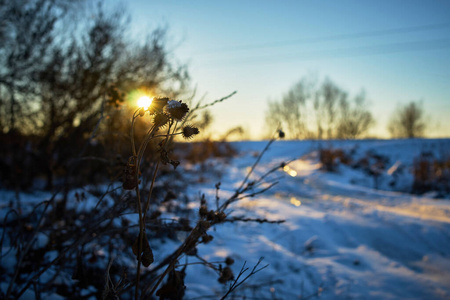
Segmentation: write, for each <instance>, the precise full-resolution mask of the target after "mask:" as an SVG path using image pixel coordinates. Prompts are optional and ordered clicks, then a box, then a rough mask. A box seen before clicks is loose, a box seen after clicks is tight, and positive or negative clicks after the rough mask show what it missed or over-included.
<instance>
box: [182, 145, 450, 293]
mask: <svg viewBox="0 0 450 300" xmlns="http://www.w3.org/2000/svg"><path fill="white" fill-rule="evenodd" d="M433 145H438V147H436V149H437V150H438V151H440V153H442V152H443V150H445V151H448V150H449V149H450V141H448V140H431V141H429V140H421V141H416V140H403V141H356V142H349V141H337V142H336V141H335V142H334V143H333V147H346V148H347V149H352V148H355V147H356V149H357V151H356V154H355V155H361V154H362V153H364V152H366V151H368V150H372V151H376V152H377V153H380V154H383V155H387V156H388V157H389V158H390V161H392V165H395V164H397V165H398V164H400V163H398V161H401V163H402V164H404V165H406V166H410V165H411V163H412V162H413V159H414V158H415V157H417V156H418V155H419V154H420V152H421V151H423V150H424V149H425V150H429V149H432V148H433ZM236 146H237V147H238V148H239V149H240V151H241V152H244V153H246V154H247V155H244V156H241V157H238V158H236V159H235V160H234V163H233V162H232V163H231V165H230V166H228V167H227V169H226V174H224V175H223V176H222V178H221V182H222V187H223V188H224V189H226V188H229V189H230V190H232V189H233V187H235V186H236V185H235V184H233V183H235V182H236V180H237V178H239V177H241V178H242V177H244V176H245V172H246V171H248V167H249V166H251V165H252V164H253V161H254V159H255V155H256V154H257V153H259V151H261V150H262V149H263V148H264V146H265V143H263V142H247V143H236ZM316 147H317V143H315V142H291V141H287V142H278V143H274V144H273V145H271V147H270V149H269V151H268V152H267V155H266V156H265V157H264V158H263V159H262V160H261V164H260V165H259V166H258V168H257V173H258V174H263V173H264V171H267V170H269V169H270V168H272V167H273V166H275V165H276V164H279V163H280V162H282V161H288V160H293V159H294V161H292V162H291V163H290V164H289V165H288V167H285V168H284V172H285V174H283V175H281V176H282V177H281V178H280V179H279V184H278V185H277V186H276V187H275V188H273V189H272V190H270V191H269V192H267V193H265V194H263V195H261V196H260V197H258V198H257V199H251V200H244V201H242V202H241V203H239V205H238V206H239V208H235V211H234V214H237V215H245V216H254V217H260V218H267V219H270V220H277V219H284V220H286V222H285V223H282V224H279V225H275V224H263V225H261V224H249V223H244V224H243V225H241V226H237V225H230V224H226V225H225V226H223V225H221V226H217V228H216V231H215V232H213V235H214V241H213V242H212V243H211V245H209V244H208V245H205V246H202V247H201V248H200V249H199V251H200V253H201V254H202V255H203V256H204V257H208V259H211V260H217V259H219V258H221V257H223V255H219V253H226V255H230V256H232V257H233V258H234V259H235V261H236V263H235V265H234V266H233V271H234V272H235V274H236V273H237V272H238V271H239V269H240V267H241V266H242V264H243V263H244V262H245V261H246V262H247V264H248V265H251V264H255V263H256V261H257V260H258V259H259V257H264V263H267V264H269V267H268V268H266V269H264V270H263V271H262V272H261V273H258V274H256V275H255V276H253V277H251V278H250V279H249V281H248V282H246V283H247V288H246V287H245V284H244V285H243V287H242V289H243V290H242V291H241V292H239V291H238V292H237V295H247V296H248V297H255V298H266V299H267V298H271V297H274V298H276V299H300V298H301V297H308V296H316V295H317V296H318V295H319V294H320V297H321V298H322V299H448V298H449V297H450V202H449V200H444V199H430V198H427V197H423V196H417V195H411V194H407V193H403V192H399V191H395V190H392V189H391V190H375V189H373V188H371V187H370V184H367V185H355V184H352V183H351V182H352V177H358V178H360V179H362V177H364V175H363V174H362V173H360V172H358V171H354V170H352V169H350V168H344V167H342V166H340V170H339V171H338V172H337V173H328V172H324V171H322V170H321V169H320V164H319V163H318V160H317V155H314V151H315V150H314V149H317V148H316ZM438 154H439V153H438ZM388 170H389V168H388ZM391 171H392V170H391ZM280 173H281V172H280ZM277 175H278V176H280V174H277ZM388 175H389V174H386V176H388ZM366 179H367V180H368V181H369V183H370V178H366ZM213 186H214V185H213V183H210V193H209V194H210V195H213V193H214V192H215V190H214V188H211V187H213ZM206 188H207V187H206V186H204V187H202V190H203V191H205V189H206ZM198 272H201V271H200V270H199V271H198ZM193 273H194V274H195V275H192V276H189V274H190V273H188V277H187V279H186V286H187V287H188V288H187V290H186V293H187V295H188V298H195V297H201V295H205V294H204V290H202V289H198V287H197V285H198V282H199V281H205V282H210V281H211V280H209V281H208V280H207V277H208V275H207V274H204V275H203V273H197V272H193ZM200 274H202V275H200ZM199 276H204V277H205V278H204V279H199ZM194 283H196V288H195V289H192V290H191V289H189V286H190V285H191V284H194ZM262 283H266V284H265V285H261V286H260V287H258V288H257V289H256V290H255V289H252V288H251V286H252V285H253V286H255V285H256V286H258V285H259V284H262ZM211 287H214V288H213V290H214V291H215V292H216V293H217V295H220V291H221V289H220V285H218V284H216V285H215V286H214V285H212V286H211ZM209 294H211V292H210V293H209Z"/></svg>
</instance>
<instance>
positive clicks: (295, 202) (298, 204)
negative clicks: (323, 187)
mask: <svg viewBox="0 0 450 300" xmlns="http://www.w3.org/2000/svg"><path fill="white" fill-rule="evenodd" d="M291 204H292V205H295V206H300V205H302V202H301V201H300V200H298V199H296V198H295V197H291Z"/></svg>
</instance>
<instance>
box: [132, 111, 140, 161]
mask: <svg viewBox="0 0 450 300" xmlns="http://www.w3.org/2000/svg"><path fill="white" fill-rule="evenodd" d="M137 112H139V109H137V110H136V111H135V112H134V113H133V118H132V119H131V129H130V131H131V132H130V138H131V150H132V152H133V155H134V156H136V146H135V145H134V121H135V120H136V118H137V115H136V113H137Z"/></svg>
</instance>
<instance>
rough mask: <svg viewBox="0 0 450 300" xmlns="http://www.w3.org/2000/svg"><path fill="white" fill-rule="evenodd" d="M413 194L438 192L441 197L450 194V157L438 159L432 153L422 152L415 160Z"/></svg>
mask: <svg viewBox="0 0 450 300" xmlns="http://www.w3.org/2000/svg"><path fill="white" fill-rule="evenodd" d="M412 173H413V176H414V181H413V185H412V188H411V190H412V193H415V194H423V193H426V192H429V191H436V192H438V193H439V194H440V195H444V194H449V193H450V156H448V157H447V158H444V159H437V158H435V157H434V155H433V154H432V153H429V152H422V153H421V155H420V156H419V157H418V158H416V159H415V160H414V164H413V170H412Z"/></svg>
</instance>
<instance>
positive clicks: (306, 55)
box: [222, 38, 450, 65]
mask: <svg viewBox="0 0 450 300" xmlns="http://www.w3.org/2000/svg"><path fill="white" fill-rule="evenodd" d="M449 47H450V39H448V38H447V39H434V40H425V41H423V40H422V41H411V42H402V43H389V44H380V45H373V46H362V47H351V48H337V49H325V50H318V51H309V52H303V53H296V54H287V55H276V54H274V55H265V56H256V57H255V56H251V57H247V58H239V59H232V60H222V62H225V63H226V64H227V65H232V64H261V63H263V64H264V63H266V64H270V63H279V62H283V61H289V62H291V61H308V60H317V59H324V58H341V57H358V56H366V55H380V54H391V53H400V52H414V51H426V50H436V49H445V48H449Z"/></svg>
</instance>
